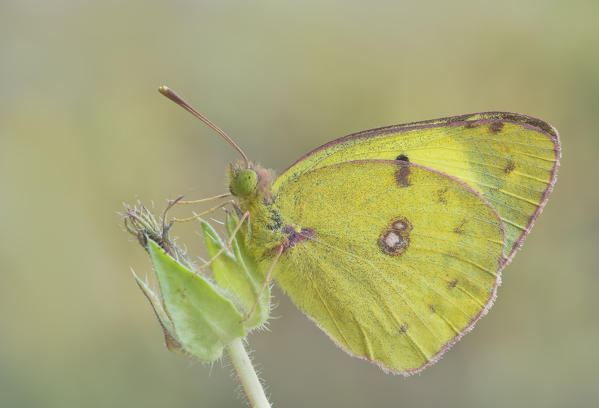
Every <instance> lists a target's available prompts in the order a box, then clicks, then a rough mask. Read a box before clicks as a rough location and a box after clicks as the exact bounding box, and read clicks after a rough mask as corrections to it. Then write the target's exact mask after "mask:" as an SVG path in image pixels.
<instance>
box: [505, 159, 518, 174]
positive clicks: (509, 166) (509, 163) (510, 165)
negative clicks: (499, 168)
mask: <svg viewBox="0 0 599 408" xmlns="http://www.w3.org/2000/svg"><path fill="white" fill-rule="evenodd" d="M515 168H516V164H515V163H514V162H513V161H511V160H508V161H507V164H506V166H505V168H504V169H503V172H504V173H505V174H510V173H511V172H512V171H514V169H515Z"/></svg>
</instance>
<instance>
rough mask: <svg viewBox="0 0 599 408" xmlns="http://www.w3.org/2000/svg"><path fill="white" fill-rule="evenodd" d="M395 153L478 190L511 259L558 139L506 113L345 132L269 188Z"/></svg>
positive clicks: (543, 195) (542, 190)
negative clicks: (497, 222) (499, 222)
mask: <svg viewBox="0 0 599 408" xmlns="http://www.w3.org/2000/svg"><path fill="white" fill-rule="evenodd" d="M400 155H404V156H406V157H407V158H408V159H409V161H410V162H412V163H417V164H420V165H424V166H427V167H430V168H432V169H436V170H439V171H442V172H444V173H447V174H450V175H451V176H453V177H455V178H457V179H459V180H461V181H463V182H465V183H467V184H468V185H469V186H471V187H472V188H473V189H474V190H476V191H477V192H479V193H480V194H481V195H482V196H483V197H484V198H485V199H486V200H487V201H488V202H489V203H490V204H491V206H492V207H493V208H494V209H495V210H496V211H497V213H498V214H499V216H500V217H501V219H502V220H503V222H504V224H505V235H506V240H505V248H504V255H505V256H506V257H507V258H509V259H511V257H512V256H513V255H514V253H515V251H516V250H517V249H518V247H519V246H520V245H521V243H522V242H523V240H524V238H525V236H526V234H527V233H528V232H529V231H530V229H531V227H532V225H533V223H534V221H535V219H536V218H537V216H538V215H539V214H540V212H541V210H542V208H543V206H544V205H545V202H546V201H547V198H548V195H549V193H550V192H551V190H552V188H553V185H554V183H555V178H556V172H557V168H558V165H559V158H560V142H559V137H558V134H557V131H556V130H555V129H554V128H553V127H552V126H551V125H549V124H547V123H546V122H543V121H541V120H539V119H535V118H532V117H529V116H525V115H520V114H515V113H506V112H487V113H475V114H470V115H462V116H455V117H450V118H443V119H435V120H429V121H425V122H415V123H408V124H403V125H395V126H389V127H385V128H379V129H373V130H368V131H364V132H360V133H355V134H352V135H349V136H345V137H343V138H340V139H337V140H334V141H332V142H330V143H328V144H326V145H324V146H322V147H320V148H318V149H316V150H314V151H313V152H311V153H309V154H308V155H306V156H305V157H303V158H302V159H300V160H299V161H298V162H296V163H295V164H294V165H292V166H291V167H290V168H289V169H288V170H287V171H286V172H285V173H283V174H282V175H281V177H279V179H278V180H277V181H276V183H275V186H274V188H275V189H276V188H278V186H279V185H280V184H285V183H286V182H287V180H288V179H289V178H294V177H297V176H298V175H300V174H302V173H304V172H306V171H310V170H314V169H317V168H319V167H323V166H328V165H331V164H335V163H342V162H346V161H351V160H363V159H387V160H393V159H396V158H397V157H398V156H400Z"/></svg>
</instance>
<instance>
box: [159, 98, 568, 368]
mask: <svg viewBox="0 0 599 408" xmlns="http://www.w3.org/2000/svg"><path fill="white" fill-rule="evenodd" d="M160 91H161V93H163V94H164V95H165V96H167V97H169V98H170V99H172V100H173V101H175V102H177V103H178V104H179V105H181V106H183V107H184V108H185V109H187V110H188V111H190V112H192V113H193V114H194V115H196V116H197V117H199V118H200V119H202V120H203V121H204V122H205V123H207V124H208V125H210V126H211V127H212V128H214V129H215V130H217V131H218V132H219V133H220V134H221V135H223V137H225V138H226V139H227V140H228V141H229V142H230V143H231V144H232V145H233V146H234V147H235V148H236V149H237V150H238V151H239V152H240V153H241V154H242V156H243V158H244V160H243V161H240V162H238V163H236V164H234V165H231V166H230V169H229V182H230V191H231V193H232V195H233V196H234V197H235V198H237V206H238V208H239V209H240V210H241V214H243V216H242V217H241V222H240V224H239V226H238V228H237V230H236V231H235V232H236V233H238V234H240V236H241V238H242V239H243V240H244V242H245V245H246V246H247V248H248V251H249V253H250V254H251V255H252V257H254V259H255V260H256V261H257V262H258V264H259V266H260V268H261V269H262V270H263V271H264V275H265V276H264V279H265V281H264V287H266V286H267V284H268V282H269V281H270V279H271V277H272V278H273V279H275V280H276V281H277V283H278V284H279V285H280V286H281V287H282V288H283V290H285V292H287V294H288V295H289V296H290V297H291V299H292V300H293V301H294V302H295V304H296V305H297V306H298V307H299V308H300V309H301V310H302V311H303V312H304V313H305V314H306V315H307V316H308V317H310V318H311V319H312V320H313V321H314V322H315V323H316V324H317V325H318V326H319V327H320V328H321V329H322V330H323V331H324V332H325V333H327V334H328V335H329V337H330V338H331V339H332V340H333V341H334V342H335V343H336V344H337V345H339V347H341V348H342V349H343V350H344V351H346V352H347V353H349V354H351V355H353V356H356V357H359V358H363V359H366V360H369V361H371V362H373V363H375V364H377V365H378V366H380V367H381V368H383V369H384V370H385V371H390V372H394V373H399V374H404V375H409V374H412V373H415V372H418V371H420V370H422V369H423V368H425V367H427V366H428V365H430V364H432V363H434V362H435V361H436V360H437V359H438V358H439V357H440V356H441V355H442V354H443V353H444V352H445V351H446V350H447V349H448V348H449V347H451V346H452V345H453V344H454V343H455V342H457V341H458V340H459V339H460V338H461V337H462V336H463V335H464V333H466V332H468V331H469V330H470V329H472V327H473V326H474V324H475V323H476V321H477V320H478V319H479V318H480V317H481V316H483V315H484V314H485V313H486V312H487V311H488V310H489V308H490V307H491V305H492V303H493V300H494V299H495V296H496V291H497V286H498V285H499V284H500V275H501V271H502V269H503V268H504V267H505V266H506V264H507V263H508V262H509V261H510V260H511V259H512V258H513V256H514V254H515V252H516V250H517V249H518V248H519V247H520V245H521V244H522V242H523V240H524V238H525V237H526V235H527V234H528V232H529V231H530V229H531V227H532V225H533V223H534V221H535V219H536V218H537V217H538V215H539V214H540V212H541V210H542V209H543V206H544V205H545V203H546V202H547V199H548V195H549V193H550V192H551V190H552V188H553V185H554V183H555V179H556V172H557V168H558V165H559V159H560V141H559V137H558V133H557V131H556V130H555V129H554V128H553V127H552V126H551V125H549V124H547V123H546V122H543V121H541V120H539V119H535V118H532V117H529V116H525V115H521V114H516V113H506V112H487V113H475V114H470V115H461V116H454V117H449V118H442V119H435V120H429V121H424V122H414V123H408V124H403V125H395V126H389V127H383V128H378V129H373V130H368V131H364V132H359V133H355V134H352V135H349V136H345V137H343V138H340V139H337V140H334V141H332V142H330V143H328V144H325V145H324V146H321V147H319V148H317V149H316V150H314V151H312V152H311V153H309V154H307V155H306V156H304V157H303V158H301V159H300V160H298V161H297V162H296V163H295V164H293V165H292V166H291V167H289V168H288V169H287V170H286V171H284V172H283V174H281V175H280V176H279V177H275V175H274V173H273V172H272V171H271V170H267V169H264V168H262V167H260V166H258V165H256V164H253V163H251V162H250V161H249V160H248V159H247V157H246V156H245V154H244V153H243V152H242V151H241V149H239V147H238V146H237V145H236V144H235V143H234V142H233V141H232V140H231V139H230V138H229V137H228V136H227V135H226V134H225V133H224V132H222V130H220V129H218V128H217V127H216V126H215V125H213V124H212V123H211V122H210V121H208V120H207V119H206V118H205V117H203V116H202V115H201V114H199V113H198V112H197V111H195V110H194V109H193V108H191V107H190V106H189V105H187V104H186V103H185V102H184V101H183V100H181V99H180V98H179V97H178V96H177V95H176V94H175V93H174V92H172V91H171V90H169V89H168V88H166V87H162V88H160ZM242 223H244V225H247V228H241V227H240V226H241V225H242ZM245 223H247V224H245Z"/></svg>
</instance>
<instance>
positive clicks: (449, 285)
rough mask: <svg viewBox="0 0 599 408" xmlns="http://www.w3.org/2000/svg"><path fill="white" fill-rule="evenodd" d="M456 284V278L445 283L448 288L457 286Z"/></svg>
mask: <svg viewBox="0 0 599 408" xmlns="http://www.w3.org/2000/svg"><path fill="white" fill-rule="evenodd" d="M457 284H458V280H457V279H454V280H452V281H451V282H449V283H448V284H447V287H448V288H449V289H453V288H455V287H456V286H457Z"/></svg>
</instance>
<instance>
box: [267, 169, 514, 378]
mask: <svg viewBox="0 0 599 408" xmlns="http://www.w3.org/2000/svg"><path fill="white" fill-rule="evenodd" d="M273 194H274V197H275V200H274V203H273V206H274V207H273V208H274V209H275V210H276V211H277V212H278V213H279V215H280V218H281V220H282V222H283V225H284V227H283V230H284V231H287V232H289V233H290V235H289V243H288V248H287V249H286V250H285V252H284V253H283V255H282V256H281V258H280V260H279V263H278V265H277V269H276V271H275V273H276V274H275V275H274V277H275V279H276V280H277V281H278V283H279V284H280V286H281V287H282V288H283V289H284V290H285V291H286V292H287V293H288V294H289V296H290V297H291V298H292V299H293V301H294V302H295V303H296V304H297V306H298V307H299V308H300V309H301V310H302V311H304V312H305V313H306V314H307V315H308V316H309V317H311V318H312V319H313V320H314V321H315V322H316V323H317V324H318V326H319V327H321V328H322V329H323V330H324V331H325V332H326V333H327V334H328V335H329V336H330V337H331V338H332V339H333V340H334V341H335V342H336V343H337V344H338V345H339V346H340V347H342V348H343V349H344V350H345V351H347V352H348V353H350V354H352V355H355V356H358V357H361V358H365V359H368V360H370V361H372V362H374V363H376V364H378V365H379V366H381V367H383V368H384V369H387V370H390V371H393V372H396V373H402V374H410V373H413V372H415V371H418V370H420V369H422V368H424V367H425V366H426V365H428V364H430V363H432V362H434V361H435V360H436V359H437V358H438V356H440V354H442V353H443V352H444V351H445V350H446V349H447V348H448V347H449V346H451V345H452V344H453V343H454V342H456V341H457V340H458V339H459V338H460V337H461V336H462V334H463V333H464V332H466V331H467V330H469V329H470V328H471V327H472V326H473V324H474V323H475V322H476V320H477V319H478V318H479V317H480V316H481V315H482V314H484V313H485V312H486V311H487V309H488V308H489V307H490V305H491V303H492V301H493V299H494V296H495V291H496V288H497V285H498V284H499V275H500V270H501V266H502V262H503V257H502V249H503V240H504V234H503V226H502V222H501V219H500V218H499V217H498V216H497V214H496V212H495V211H494V210H493V209H492V208H491V207H490V206H489V205H488V204H487V203H486V202H485V201H484V200H483V199H482V198H481V197H480V195H479V194H478V193H476V192H474V191H473V190H472V189H470V188H469V187H467V186H466V185H464V184H463V183H461V182H459V181H457V180H456V179H454V178H452V177H449V176H447V175H444V174H442V173H440V172H437V171H433V170H431V169H428V168H425V167H422V166H419V165H413V164H405V163H402V162H398V161H389V160H361V161H354V162H346V163H339V164H335V165H331V166H325V167H321V168H318V169H315V170H312V171H309V172H306V173H303V174H299V175H298V176H297V177H294V178H288V179H287V180H286V182H285V183H279V184H278V188H277V189H276V190H273ZM292 230H293V231H295V232H293V233H291V231H292Z"/></svg>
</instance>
